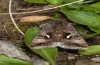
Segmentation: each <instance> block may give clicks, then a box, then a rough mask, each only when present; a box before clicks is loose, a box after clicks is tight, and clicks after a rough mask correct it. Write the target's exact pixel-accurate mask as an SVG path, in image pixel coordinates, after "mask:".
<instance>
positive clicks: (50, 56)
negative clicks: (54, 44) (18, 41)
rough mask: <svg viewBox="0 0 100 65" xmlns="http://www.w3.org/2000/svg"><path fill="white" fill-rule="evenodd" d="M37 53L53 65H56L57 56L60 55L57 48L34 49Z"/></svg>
mask: <svg viewBox="0 0 100 65" xmlns="http://www.w3.org/2000/svg"><path fill="white" fill-rule="evenodd" d="M31 49H32V48H31ZM32 50H33V51H34V52H35V53H37V54H39V55H40V56H42V57H43V58H44V59H46V60H48V61H49V62H51V64H52V65H56V56H57V54H58V52H57V48H47V49H32Z"/></svg>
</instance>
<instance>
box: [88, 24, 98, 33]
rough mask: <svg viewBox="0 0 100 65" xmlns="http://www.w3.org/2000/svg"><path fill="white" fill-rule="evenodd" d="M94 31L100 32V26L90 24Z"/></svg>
mask: <svg viewBox="0 0 100 65" xmlns="http://www.w3.org/2000/svg"><path fill="white" fill-rule="evenodd" d="M88 27H89V28H90V29H91V30H92V31H94V32H98V33H100V27H99V26H98V27H97V26H88Z"/></svg>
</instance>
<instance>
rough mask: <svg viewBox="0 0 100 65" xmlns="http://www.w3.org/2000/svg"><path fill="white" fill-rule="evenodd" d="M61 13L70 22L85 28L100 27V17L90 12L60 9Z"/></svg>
mask: <svg viewBox="0 0 100 65" xmlns="http://www.w3.org/2000/svg"><path fill="white" fill-rule="evenodd" d="M61 12H62V13H63V14H65V15H66V16H67V17H68V18H69V19H70V20H71V21H73V22H76V23H78V24H83V25H87V26H96V27H100V15H97V14H95V13H92V12H86V11H78V10H67V9H66V8H65V7H63V8H61Z"/></svg>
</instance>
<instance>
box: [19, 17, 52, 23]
mask: <svg viewBox="0 0 100 65" xmlns="http://www.w3.org/2000/svg"><path fill="white" fill-rule="evenodd" d="M48 19H52V18H51V17H50V16H26V17H22V18H21V19H20V21H21V22H41V21H45V20H48Z"/></svg>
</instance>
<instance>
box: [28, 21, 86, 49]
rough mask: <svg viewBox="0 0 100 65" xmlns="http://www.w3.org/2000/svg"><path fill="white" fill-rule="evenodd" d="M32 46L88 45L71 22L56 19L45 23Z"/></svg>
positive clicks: (69, 47)
mask: <svg viewBox="0 0 100 65" xmlns="http://www.w3.org/2000/svg"><path fill="white" fill-rule="evenodd" d="M30 46H31V47H33V48H34V49H41V48H51V47H61V48H65V49H85V48H86V47H87V46H88V45H87V43H86V42H85V41H84V39H83V38H82V37H81V36H80V35H79V34H78V33H77V31H76V29H75V28H74V27H73V26H72V24H71V23H69V22H65V21H63V22H62V21H55V22H50V23H48V24H46V25H44V26H43V27H42V28H41V31H40V33H39V34H38V35H37V36H36V37H35V38H34V39H33V41H32V42H31V44H30Z"/></svg>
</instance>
